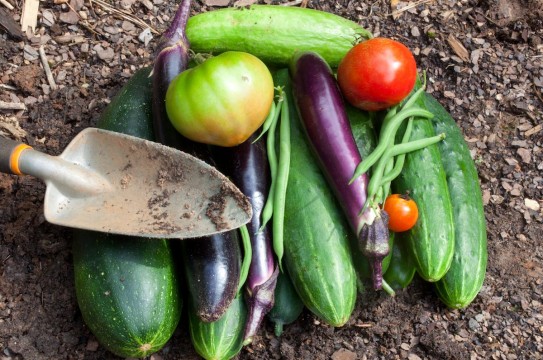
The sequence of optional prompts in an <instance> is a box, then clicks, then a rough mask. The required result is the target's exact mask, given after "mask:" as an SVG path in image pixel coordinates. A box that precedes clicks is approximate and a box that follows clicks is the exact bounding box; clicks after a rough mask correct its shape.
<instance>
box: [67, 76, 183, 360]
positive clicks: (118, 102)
mask: <svg viewBox="0 0 543 360" xmlns="http://www.w3.org/2000/svg"><path fill="white" fill-rule="evenodd" d="M149 73H150V68H144V69H142V70H139V71H137V72H136V73H135V74H134V76H133V77H132V78H131V79H130V80H129V81H128V82H127V83H126V85H125V86H124V87H123V88H122V89H121V91H120V92H119V93H118V95H117V96H115V97H114V98H113V100H112V101H111V103H110V104H109V105H108V106H107V108H106V109H105V111H104V112H103V114H102V116H101V117H100V120H99V122H98V126H99V127H100V128H102V129H107V130H112V131H118V132H123V133H126V134H130V135H134V136H139V137H142V138H145V139H152V125H151V111H150V109H151V90H150V89H151V84H150V79H149ZM72 254H73V262H74V274H75V276H74V277H75V290H76V296H77V302H78V305H79V309H80V310H81V314H82V316H83V320H84V321H85V323H86V324H87V326H88V327H89V329H90V330H91V332H92V333H93V334H94V336H96V338H97V340H98V342H99V343H100V344H101V345H102V346H103V347H104V348H106V349H108V350H109V351H111V352H112V353H114V354H116V355H118V356H121V357H137V358H140V357H145V356H147V355H150V354H152V353H154V352H156V351H158V350H159V349H160V348H162V347H163V346H164V345H165V343H166V342H167V341H168V340H169V339H170V337H171V336H172V334H173V332H174V330H175V328H176V327H177V324H178V322H179V318H180V313H181V305H182V302H181V298H180V295H179V289H178V284H177V279H176V276H175V266H174V261H173V256H172V251H171V249H170V246H169V243H168V242H167V241H166V240H163V239H162V240H160V239H153V240H150V239H145V238H138V237H126V236H118V235H107V234H104V233H97V232H90V231H83V230H77V231H75V232H74V237H73V243H72Z"/></svg>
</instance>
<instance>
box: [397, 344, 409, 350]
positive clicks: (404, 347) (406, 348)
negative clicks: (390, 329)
mask: <svg viewBox="0 0 543 360" xmlns="http://www.w3.org/2000/svg"><path fill="white" fill-rule="evenodd" d="M400 347H401V348H402V349H403V350H406V351H409V349H411V347H410V346H409V344H407V343H402V344H401V345H400Z"/></svg>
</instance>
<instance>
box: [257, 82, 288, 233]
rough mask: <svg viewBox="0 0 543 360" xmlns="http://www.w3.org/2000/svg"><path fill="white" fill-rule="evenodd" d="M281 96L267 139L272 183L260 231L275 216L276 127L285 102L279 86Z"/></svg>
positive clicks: (263, 210)
mask: <svg viewBox="0 0 543 360" xmlns="http://www.w3.org/2000/svg"><path fill="white" fill-rule="evenodd" d="M278 91H279V98H278V100H277V107H276V109H275V113H274V117H273V121H272V122H271V124H270V128H269V131H268V138H267V139H266V151H267V153H268V162H269V164H270V177H271V185H270V191H269V192H268V198H267V199H266V204H264V208H263V209H262V215H261V216H262V225H261V226H260V229H258V231H262V229H264V227H265V226H266V225H267V224H268V221H270V219H271V218H272V216H273V198H274V196H275V195H274V194H275V182H276V177H277V152H276V151H275V129H276V127H277V122H278V120H279V114H280V113H281V104H282V103H283V101H284V99H283V90H282V89H280V88H278Z"/></svg>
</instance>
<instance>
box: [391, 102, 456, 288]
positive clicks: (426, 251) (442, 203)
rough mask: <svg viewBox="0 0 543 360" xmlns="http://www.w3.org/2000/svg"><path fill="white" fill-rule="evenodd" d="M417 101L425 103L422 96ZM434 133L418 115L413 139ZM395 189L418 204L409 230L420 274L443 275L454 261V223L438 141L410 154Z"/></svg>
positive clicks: (432, 278) (433, 277) (425, 276)
mask: <svg viewBox="0 0 543 360" xmlns="http://www.w3.org/2000/svg"><path fill="white" fill-rule="evenodd" d="M417 103H418V104H419V105H420V106H421V107H424V103H423V100H422V97H421V98H419V100H418V101H417ZM434 135H435V131H434V128H433V126H432V123H431V122H430V121H429V120H425V119H415V120H414V121H413V130H412V133H411V140H417V139H422V138H427V137H431V136H434ZM392 188H393V189H394V192H396V193H399V194H403V193H406V192H409V195H410V196H411V198H413V199H414V200H415V202H416V203H417V206H418V208H419V218H418V221H417V223H416V224H415V226H414V227H413V228H412V229H411V230H410V231H409V233H408V234H407V241H408V243H409V248H410V251H411V254H412V257H413V261H414V263H415V266H416V268H417V272H418V274H419V275H420V276H421V277H422V278H423V279H425V280H426V281H430V282H435V281H438V280H439V279H441V278H442V277H443V276H444V275H445V273H446V272H447V270H449V267H450V265H451V262H452V258H453V253H454V223H453V216H452V205H451V199H450V195H449V190H448V186H447V179H446V175H445V170H444V169H443V164H442V160H441V155H440V153H439V149H438V147H437V145H430V146H428V147H425V148H423V149H421V150H416V151H413V152H410V153H408V154H407V156H406V159H405V164H404V167H403V170H402V172H401V174H400V176H399V177H398V178H397V179H396V180H395V181H393V183H392Z"/></svg>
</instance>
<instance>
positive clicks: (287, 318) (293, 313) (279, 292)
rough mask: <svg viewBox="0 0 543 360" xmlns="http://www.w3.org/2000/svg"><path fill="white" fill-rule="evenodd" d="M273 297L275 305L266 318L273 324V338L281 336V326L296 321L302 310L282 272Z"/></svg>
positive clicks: (301, 304)
mask: <svg viewBox="0 0 543 360" xmlns="http://www.w3.org/2000/svg"><path fill="white" fill-rule="evenodd" d="M274 297H275V303H274V304H273V307H272V308H271V310H270V312H269V313H268V314H267V316H268V318H269V319H270V320H271V321H272V322H273V323H274V324H275V326H274V332H275V336H281V334H282V333H283V325H288V324H291V323H293V322H294V321H296V319H298V317H299V316H300V315H301V314H302V311H303V310H304V303H303V302H302V300H301V299H300V297H299V296H298V293H296V289H294V285H292V281H291V280H290V277H289V276H288V275H287V274H286V273H284V272H279V275H278V277H277V284H276V286H275V293H274Z"/></svg>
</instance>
